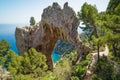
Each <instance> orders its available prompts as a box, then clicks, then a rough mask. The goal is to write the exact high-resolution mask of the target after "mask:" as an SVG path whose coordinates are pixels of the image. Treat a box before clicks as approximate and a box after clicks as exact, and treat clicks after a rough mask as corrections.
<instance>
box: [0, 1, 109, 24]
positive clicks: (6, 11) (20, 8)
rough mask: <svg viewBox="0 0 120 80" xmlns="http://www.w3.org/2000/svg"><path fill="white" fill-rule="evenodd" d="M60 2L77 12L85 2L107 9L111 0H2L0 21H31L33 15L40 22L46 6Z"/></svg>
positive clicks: (99, 8)
mask: <svg viewBox="0 0 120 80" xmlns="http://www.w3.org/2000/svg"><path fill="white" fill-rule="evenodd" d="M53 2H58V3H59V4H60V6H61V7H63V4H64V3H65V2H68V3H69V6H71V7H72V8H73V9H74V10H75V12H78V11H79V10H80V9H81V6H82V5H83V3H84V2H87V3H88V4H92V5H96V6H97V9H98V11H99V12H100V11H105V10H106V7H107V5H108V2H109V0H0V23H4V24H5V23H6V24H16V23H17V24H18V23H19V24H20V23H29V19H30V17H31V16H34V17H35V19H36V21H37V22H39V21H40V19H41V14H42V11H43V9H44V8H46V7H47V6H49V5H52V3H53Z"/></svg>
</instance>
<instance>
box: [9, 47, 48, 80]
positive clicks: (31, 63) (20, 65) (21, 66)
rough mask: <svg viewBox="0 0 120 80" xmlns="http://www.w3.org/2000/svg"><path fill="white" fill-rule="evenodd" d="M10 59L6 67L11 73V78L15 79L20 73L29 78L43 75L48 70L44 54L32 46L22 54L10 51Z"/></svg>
mask: <svg viewBox="0 0 120 80" xmlns="http://www.w3.org/2000/svg"><path fill="white" fill-rule="evenodd" d="M11 60H12V61H11V63H10V64H9V67H8V70H9V71H10V72H11V74H12V77H11V78H15V79H17V78H19V77H21V76H22V75H26V77H31V78H38V77H43V76H45V73H46V72H47V70H48V66H47V64H46V56H45V55H43V54H42V53H40V52H37V51H36V50H35V49H34V48H31V49H29V50H28V51H27V52H25V53H24V55H23V56H19V55H15V54H13V53H12V59H11Z"/></svg>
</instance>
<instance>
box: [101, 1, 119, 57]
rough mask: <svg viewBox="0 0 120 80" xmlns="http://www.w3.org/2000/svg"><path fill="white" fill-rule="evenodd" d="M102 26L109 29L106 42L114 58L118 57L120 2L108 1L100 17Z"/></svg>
mask: <svg viewBox="0 0 120 80" xmlns="http://www.w3.org/2000/svg"><path fill="white" fill-rule="evenodd" d="M102 21H103V25H104V26H105V28H107V29H109V31H108V32H107V36H106V37H107V38H108V39H107V42H108V44H109V48H110V51H111V52H112V53H114V55H115V57H117V56H120V54H119V53H120V0H110V2H109V4H108V7H107V10H106V12H104V14H103V17H102Z"/></svg>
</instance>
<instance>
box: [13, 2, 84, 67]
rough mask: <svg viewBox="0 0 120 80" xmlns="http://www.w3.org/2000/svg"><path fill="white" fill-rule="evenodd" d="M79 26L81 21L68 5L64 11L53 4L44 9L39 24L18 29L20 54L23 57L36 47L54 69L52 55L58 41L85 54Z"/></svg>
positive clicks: (65, 5) (66, 4)
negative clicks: (78, 29) (68, 43)
mask: <svg viewBox="0 0 120 80" xmlns="http://www.w3.org/2000/svg"><path fill="white" fill-rule="evenodd" d="M78 25H79V20H78V19H77V17H76V14H75V12H74V11H73V9H72V8H71V7H69V6H68V3H65V4H64V7H63V9H61V7H60V6H59V5H58V4H57V3H53V5H52V6H49V7H47V8H45V9H44V11H43V14H42V19H41V21H40V22H39V23H38V24H36V25H34V26H29V27H24V28H16V32H15V36H16V44H17V47H18V51H19V54H20V55H23V53H24V52H25V51H27V50H28V49H29V48H31V47H34V48H36V50H37V51H40V52H42V53H44V54H45V55H46V57H47V64H48V66H49V69H52V68H53V63H52V58H51V54H52V51H53V49H54V46H55V43H56V42H57V40H65V41H68V42H70V43H71V44H73V45H74V46H75V48H76V49H77V50H78V52H79V54H82V53H83V48H84V46H83V45H82V42H81V40H80V38H79V35H78V32H77V28H78Z"/></svg>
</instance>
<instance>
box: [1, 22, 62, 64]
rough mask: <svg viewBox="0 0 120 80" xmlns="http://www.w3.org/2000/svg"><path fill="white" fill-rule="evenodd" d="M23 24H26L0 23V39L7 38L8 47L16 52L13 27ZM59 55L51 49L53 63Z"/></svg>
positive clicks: (57, 59)
mask: <svg viewBox="0 0 120 80" xmlns="http://www.w3.org/2000/svg"><path fill="white" fill-rule="evenodd" d="M25 25H26V24H0V40H2V39H5V40H7V41H8V42H9V43H10V45H11V47H10V49H11V50H13V51H14V52H16V54H18V49H17V47H16V40H15V29H16V26H18V27H19V26H20V27H22V26H25ZM60 57H61V55H59V54H57V53H55V52H54V51H53V53H52V59H53V62H54V63H56V62H57V61H59V59H60Z"/></svg>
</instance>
